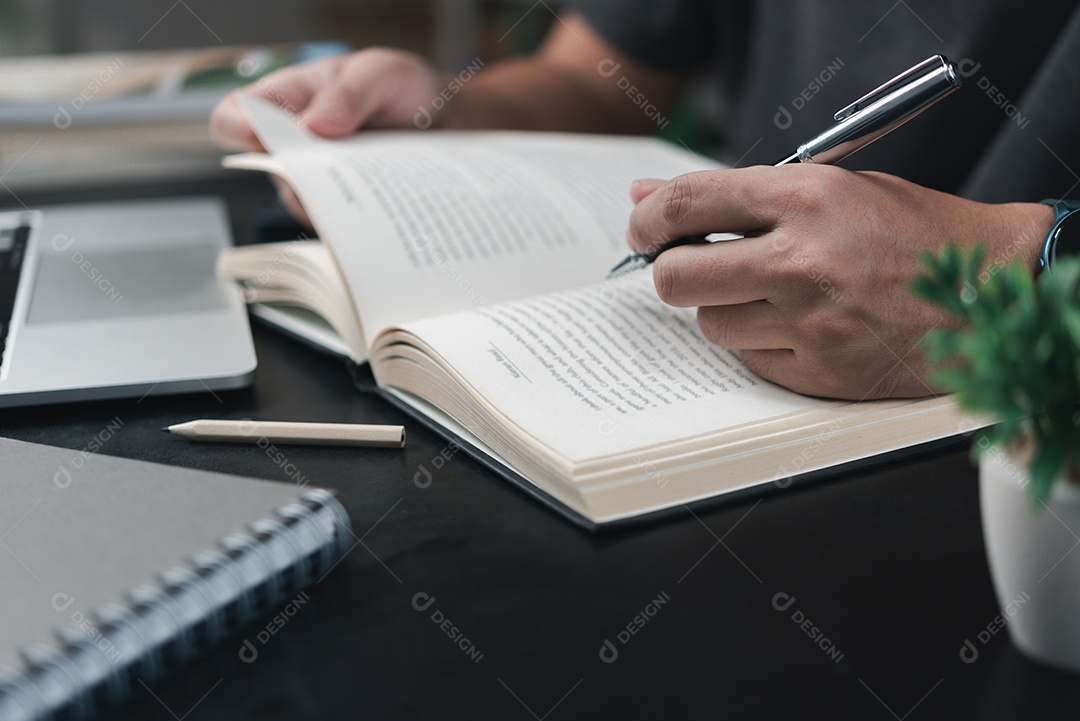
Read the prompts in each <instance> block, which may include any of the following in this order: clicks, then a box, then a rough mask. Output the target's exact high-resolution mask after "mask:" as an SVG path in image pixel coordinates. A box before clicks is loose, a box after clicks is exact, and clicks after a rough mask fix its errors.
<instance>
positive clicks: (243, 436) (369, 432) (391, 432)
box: [161, 420, 405, 448]
mask: <svg viewBox="0 0 1080 721" xmlns="http://www.w3.org/2000/svg"><path fill="white" fill-rule="evenodd" d="M161 430H163V431H166V432H168V433H175V434H176V435H178V436H181V437H183V438H187V439H188V440H192V441H206V442H212V443H283V444H299V445H310V446H363V447H367V448H404V447H405V427H404V426H374V425H359V424H355V423H293V422H290V421H252V420H243V421H215V420H198V421H188V422H187V423H178V424H176V425H173V426H168V427H166V428H162V429H161Z"/></svg>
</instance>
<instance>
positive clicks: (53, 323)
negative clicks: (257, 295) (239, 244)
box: [0, 198, 255, 407]
mask: <svg viewBox="0 0 1080 721" xmlns="http://www.w3.org/2000/svg"><path fill="white" fill-rule="evenodd" d="M228 245H230V233H229V225H228V216H227V214H226V209H225V205H224V203H223V202H222V201H221V199H219V198H183V199H168V200H152V201H132V202H119V203H96V204H87V205H64V206H51V207H44V208H42V209H39V210H14V211H5V212H0V407H11V406H21V405H31V404H40V403H60V402H67V401H77V400H93V399H103V398H118V397H130V396H135V397H140V398H141V397H143V396H147V395H158V394H166V393H183V392H189V391H203V392H205V391H217V390H225V389H231V388H240V387H243V386H246V385H248V384H250V383H251V381H252V379H253V377H254V373H255V349H254V345H253V344H252V340H251V329H250V327H249V325H248V318H247V313H246V311H245V308H244V304H243V301H242V298H241V296H240V291H239V289H238V288H237V287H235V286H234V285H233V284H232V283H230V282H228V281H226V280H224V279H220V278H218V277H217V276H216V275H215V273H214V265H215V262H216V259H217V254H218V252H219V251H220V250H221V249H223V248H225V247H226V246H228Z"/></svg>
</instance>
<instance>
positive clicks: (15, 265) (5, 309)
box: [0, 225, 30, 366]
mask: <svg viewBox="0 0 1080 721" xmlns="http://www.w3.org/2000/svg"><path fill="white" fill-rule="evenodd" d="M29 239H30V226H28V225H20V226H17V227H14V228H11V227H8V228H0V366H3V364H4V352H5V351H6V349H7V339H8V331H9V330H10V328H11V318H12V315H13V314H14V313H15V294H16V292H18V290H19V276H20V274H21V272H22V266H23V260H24V259H25V257H26V243H27V241H28V240H29Z"/></svg>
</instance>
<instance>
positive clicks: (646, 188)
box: [630, 178, 667, 205]
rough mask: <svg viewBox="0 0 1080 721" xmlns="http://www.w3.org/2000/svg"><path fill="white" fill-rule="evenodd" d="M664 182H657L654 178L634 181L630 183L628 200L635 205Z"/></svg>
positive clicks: (664, 181)
mask: <svg viewBox="0 0 1080 721" xmlns="http://www.w3.org/2000/svg"><path fill="white" fill-rule="evenodd" d="M666 182H667V181H666V180H657V179H656V178H642V179H641V180H635V181H634V182H633V183H630V200H632V201H634V205H637V204H638V203H640V202H641V201H642V200H644V199H645V198H646V197H648V196H649V195H652V193H653V192H654V191H655V190H656V189H657V188H659V187H660V186H662V185H664V183H666Z"/></svg>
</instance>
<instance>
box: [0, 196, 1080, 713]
mask: <svg viewBox="0 0 1080 721" xmlns="http://www.w3.org/2000/svg"><path fill="white" fill-rule="evenodd" d="M171 190H175V191H176V192H178V193H193V192H207V191H210V192H226V193H227V194H228V195H230V197H231V201H232V204H233V209H234V221H235V224H236V230H237V232H238V235H239V236H241V237H243V236H245V235H246V234H247V228H248V226H247V223H246V221H245V218H246V217H247V215H248V213H249V211H250V208H251V207H253V205H254V203H255V202H256V200H257V199H258V198H260V197H263V198H265V197H266V196H267V193H268V191H267V189H266V186H264V185H263V184H262V183H261V182H258V183H255V182H248V181H244V182H235V181H234V182H232V183H228V184H226V185H221V186H220V187H219V186H218V185H215V184H210V185H205V184H204V185H190V186H184V187H178V188H175V189H171ZM152 192H154V191H151V190H147V189H143V190H141V191H139V192H138V193H134V194H151V193H152ZM157 192H160V191H157ZM132 194H133V193H132V192H130V191H127V190H124V189H118V190H114V191H98V192H95V193H93V194H82V195H80V196H77V199H79V200H83V199H86V198H87V197H102V198H104V197H130V196H131V195H132ZM50 199H53V198H48V199H46V198H37V197H23V198H21V200H22V201H23V202H26V203H28V204H31V205H33V204H38V203H42V202H44V201H45V200H50ZM65 199H76V196H70V198H65ZM0 204H2V205H5V206H17V205H18V202H17V201H16V200H15V199H13V198H3V199H0ZM255 335H256V345H257V350H258V356H259V370H258V375H257V380H256V384H255V386H254V387H253V388H251V389H248V390H242V391H234V392H229V393H218V394H216V395H215V394H211V393H202V394H192V395H185V396H176V397H168V398H147V399H145V400H143V401H141V402H137V401H135V400H127V401H115V402H100V403H89V404H82V405H69V406H63V407H60V406H54V407H43V408H36V409H24V410H13V411H5V412H0V428H2V429H3V431H2V433H3V435H5V436H11V437H14V438H19V439H23V440H28V441H36V442H40V443H49V444H53V445H57V446H64V447H67V448H72V449H82V448H84V447H86V445H87V444H88V443H89V442H91V441H92V440H93V439H95V438H97V437H98V436H99V434H100V433H101V432H102V431H103V429H105V427H106V426H107V425H109V424H110V423H112V424H113V425H116V424H115V419H119V420H120V421H121V422H122V426H121V427H120V428H119V430H118V431H117V432H116V433H115V435H113V436H112V437H110V438H108V440H107V441H106V442H105V443H104V448H103V450H102V452H104V453H107V454H110V455H116V456H124V457H130V458H139V459H144V460H150V461H157V462H161V463H169V464H175V465H182V466H191V467H197V468H204V469H208V470H215V471H223V472H229V473H237V474H243V475H251V476H256V477H262V478H271V479H278V480H282V481H286V482H293V483H298V482H299V483H309V484H311V485H320V486H327V487H332V488H336V489H338V490H339V492H340V498H341V500H342V502H343V503H344V505H345V507H346V508H347V509H348V511H349V514H350V516H351V517H352V520H353V524H354V530H355V532H356V536H357V539H356V541H355V544H354V546H353V548H352V550H351V551H350V552H349V553H348V555H347V556H346V558H345V559H344V560H343V561H342V562H341V563H340V565H339V567H338V568H337V569H336V570H335V571H334V572H333V573H331V574H330V575H329V576H328V577H326V578H325V580H323V581H322V582H321V583H319V584H318V585H316V586H315V587H313V588H311V589H309V590H308V591H307V592H306V596H305V597H303V598H300V599H299V601H300V603H297V604H294V605H292V606H291V607H290V608H287V609H285V610H284V612H282V613H281V614H280V615H279V616H278V617H277V619H278V622H277V623H273V622H272V621H271V619H270V618H267V619H265V621H264V625H259V624H256V625H254V626H252V627H250V628H248V629H246V630H245V631H243V632H242V633H241V634H239V635H238V636H237V637H236V638H234V639H232V640H230V641H228V642H226V643H225V644H223V645H222V646H220V647H219V648H217V649H216V650H214V651H212V652H211V653H209V655H207V656H206V657H204V658H203V659H202V660H200V661H197V662H195V663H193V664H190V665H188V666H187V667H185V668H183V669H180V670H179V671H177V672H176V673H174V674H173V675H171V676H170V677H168V678H166V679H164V680H162V681H159V682H157V683H154V684H151V685H150V687H149V688H142V687H137V688H136V689H135V693H134V695H133V697H132V698H131V700H130V701H129V702H128V703H127V704H126V705H125V706H123V707H122V708H120V709H119V710H117V711H116V713H115V714H113V715H112V716H111V717H115V718H120V719H142V720H146V719H166V720H168V719H172V720H173V721H175V719H177V718H182V719H190V720H191V721H200V720H211V719H229V720H232V719H238V718H245V717H253V718H254V717H257V718H260V719H298V718H320V719H329V718H343V717H347V718H360V717H362V718H372V719H382V718H400V719H412V718H439V719H449V718H462V719H476V718H499V719H530V718H537V719H551V720H552V721H554V720H556V719H598V718H680V719H691V718H702V719H715V718H729V717H730V718H763V719H764V718H858V719H893V718H898V719H911V720H912V721H916V720H917V719H954V720H959V719H996V718H1002V719H1006V718H1009V719H1012V718H1021V717H1023V718H1044V717H1046V718H1049V717H1051V715H1054V716H1057V715H1058V714H1061V713H1062V712H1063V711H1065V710H1066V709H1067V710H1068V713H1069V715H1070V716H1072V715H1075V714H1076V713H1078V712H1077V709H1080V683H1077V681H1076V679H1075V678H1071V677H1068V676H1065V675H1062V674H1058V673H1055V672H1052V671H1049V670H1047V669H1044V668H1042V667H1040V666H1038V665H1036V664H1034V663H1031V662H1029V661H1027V660H1026V659H1024V658H1023V657H1022V656H1020V655H1019V654H1018V652H1017V651H1015V650H1014V649H1013V647H1012V646H1011V644H1010V643H1009V642H1008V640H1007V639H1006V638H1005V633H1004V632H1002V633H998V634H996V635H993V636H991V637H989V638H988V640H987V642H986V643H983V642H982V641H980V640H979V634H980V632H981V631H985V629H986V628H987V627H988V626H990V625H991V623H992V621H993V620H994V618H995V617H996V616H997V614H998V609H997V606H996V603H995V601H994V597H993V592H992V589H991V586H990V579H989V574H988V569H987V565H986V560H985V557H984V552H983V544H982V539H981V535H980V523H979V512H978V503H977V482H976V473H975V471H974V470H973V469H972V468H971V466H970V464H969V462H968V460H967V458H966V455H965V453H964V452H963V451H954V452H949V453H944V454H938V455H936V456H934V457H927V458H922V459H920V460H917V461H913V462H907V463H904V464H901V465H895V466H892V467H888V468H882V469H879V470H876V471H874V472H869V473H862V474H859V475H854V476H848V477H845V478H838V479H835V480H832V481H826V482H822V483H818V484H815V485H813V486H809V487H805V488H796V489H792V490H790V491H787V492H784V493H779V494H773V495H770V496H768V497H765V498H761V499H759V500H750V501H746V502H740V503H738V504H735V505H728V506H724V507H720V508H715V509H712V510H708V511H703V512H701V513H699V514H698V515H697V516H692V515H689V514H687V515H686V516H684V517H679V518H676V519H673V520H670V521H667V522H664V523H662V524H657V525H651V526H648V527H645V528H641V529H636V530H630V531H622V532H618V533H614V534H611V535H604V536H599V537H594V536H590V535H588V534H587V533H585V532H583V531H581V530H580V529H578V528H575V527H573V526H571V525H570V524H569V523H567V522H566V521H564V520H562V519H561V518H559V517H557V516H556V515H554V514H553V513H552V512H550V511H548V510H546V509H544V508H542V507H541V506H540V505H539V504H537V503H535V502H534V501H531V500H530V499H528V498H527V497H526V496H525V495H524V494H522V493H521V492H519V491H518V490H516V489H514V488H513V487H511V486H510V485H509V484H507V483H505V482H504V481H502V480H500V479H499V478H498V477H497V476H495V475H493V474H492V473H490V472H488V471H486V470H484V469H483V468H482V467H481V466H479V465H478V464H477V463H475V462H473V461H472V460H471V459H469V458H467V457H465V456H464V455H463V454H453V453H451V452H449V451H448V449H447V446H446V444H445V443H444V442H443V441H442V440H441V439H439V438H438V437H437V436H435V435H434V434H432V433H430V432H427V431H426V430H424V429H423V428H422V427H420V426H419V425H417V424H416V423H412V422H410V421H409V420H408V419H406V418H404V417H403V416H402V415H400V414H399V413H398V412H397V411H396V410H394V409H393V408H392V407H390V406H389V405H387V404H386V403H385V402H383V401H381V400H380V399H378V398H375V397H369V396H365V395H362V394H360V393H357V392H355V391H354V390H353V389H352V387H351V385H350V381H349V379H348V376H347V374H346V372H345V369H344V368H343V367H342V366H341V364H340V363H339V362H338V361H336V360H334V359H331V358H327V357H324V356H322V355H320V354H318V353H315V352H313V351H310V350H308V349H306V348H303V347H301V346H299V345H297V344H295V343H293V342H291V341H289V340H287V339H285V338H282V337H279V336H277V335H276V334H274V333H272V332H270V331H268V330H265V329H262V328H258V327H257V328H256V334H255ZM202 417H207V418H211V417H222V418H243V417H254V418H265V419H295V420H321V421H339V422H371V423H404V424H405V425H406V426H407V427H408V433H409V443H408V448H407V449H406V450H404V451H399V450H367V449H325V448H304V447H290V448H285V449H282V451H283V453H282V454H281V455H277V454H275V453H273V452H269V453H268V452H267V450H265V449H261V448H258V447H254V446H233V445H222V446H215V445H195V444H189V443H187V442H185V441H183V440H181V439H178V438H175V437H171V436H169V435H167V434H164V433H161V431H160V430H159V429H160V428H161V427H162V426H163V425H167V424H169V423H173V422H177V421H184V420H190V419H193V418H202ZM437 459H441V461H440V460H437ZM421 466H423V467H424V468H426V469H427V470H429V471H430V472H431V482H430V484H429V485H428V484H423V483H422V484H420V485H418V484H417V483H415V482H414V477H415V476H416V474H417V472H418V471H419V470H420V468H421ZM421 478H423V476H421ZM421 485H426V487H421ZM418 594H423V595H418ZM779 594H782V595H779ZM417 606H420V607H423V609H424V610H417ZM778 606H779V607H781V608H782V609H783V610H778V608H777V607H778ZM267 623H269V625H266V624H267ZM986 635H987V634H984V636H986ZM968 639H970V640H971V641H972V642H973V643H974V644H975V645H976V646H977V648H978V649H979V656H978V659H977V660H976V661H975V662H973V663H964V662H963V661H962V660H961V658H960V655H959V651H960V649H961V647H962V645H963V644H964V641H965V640H968ZM245 640H247V641H248V642H249V643H250V644H252V645H253V646H254V647H255V649H256V650H257V652H258V655H257V657H256V658H255V660H254V661H253V662H250V663H245V662H244V661H242V660H241V658H240V654H239V651H240V649H241V648H242V647H244V641H245ZM611 649H614V650H615V653H613V652H612V650H611ZM602 652H603V654H602ZM247 657H250V653H249V654H247Z"/></svg>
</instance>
